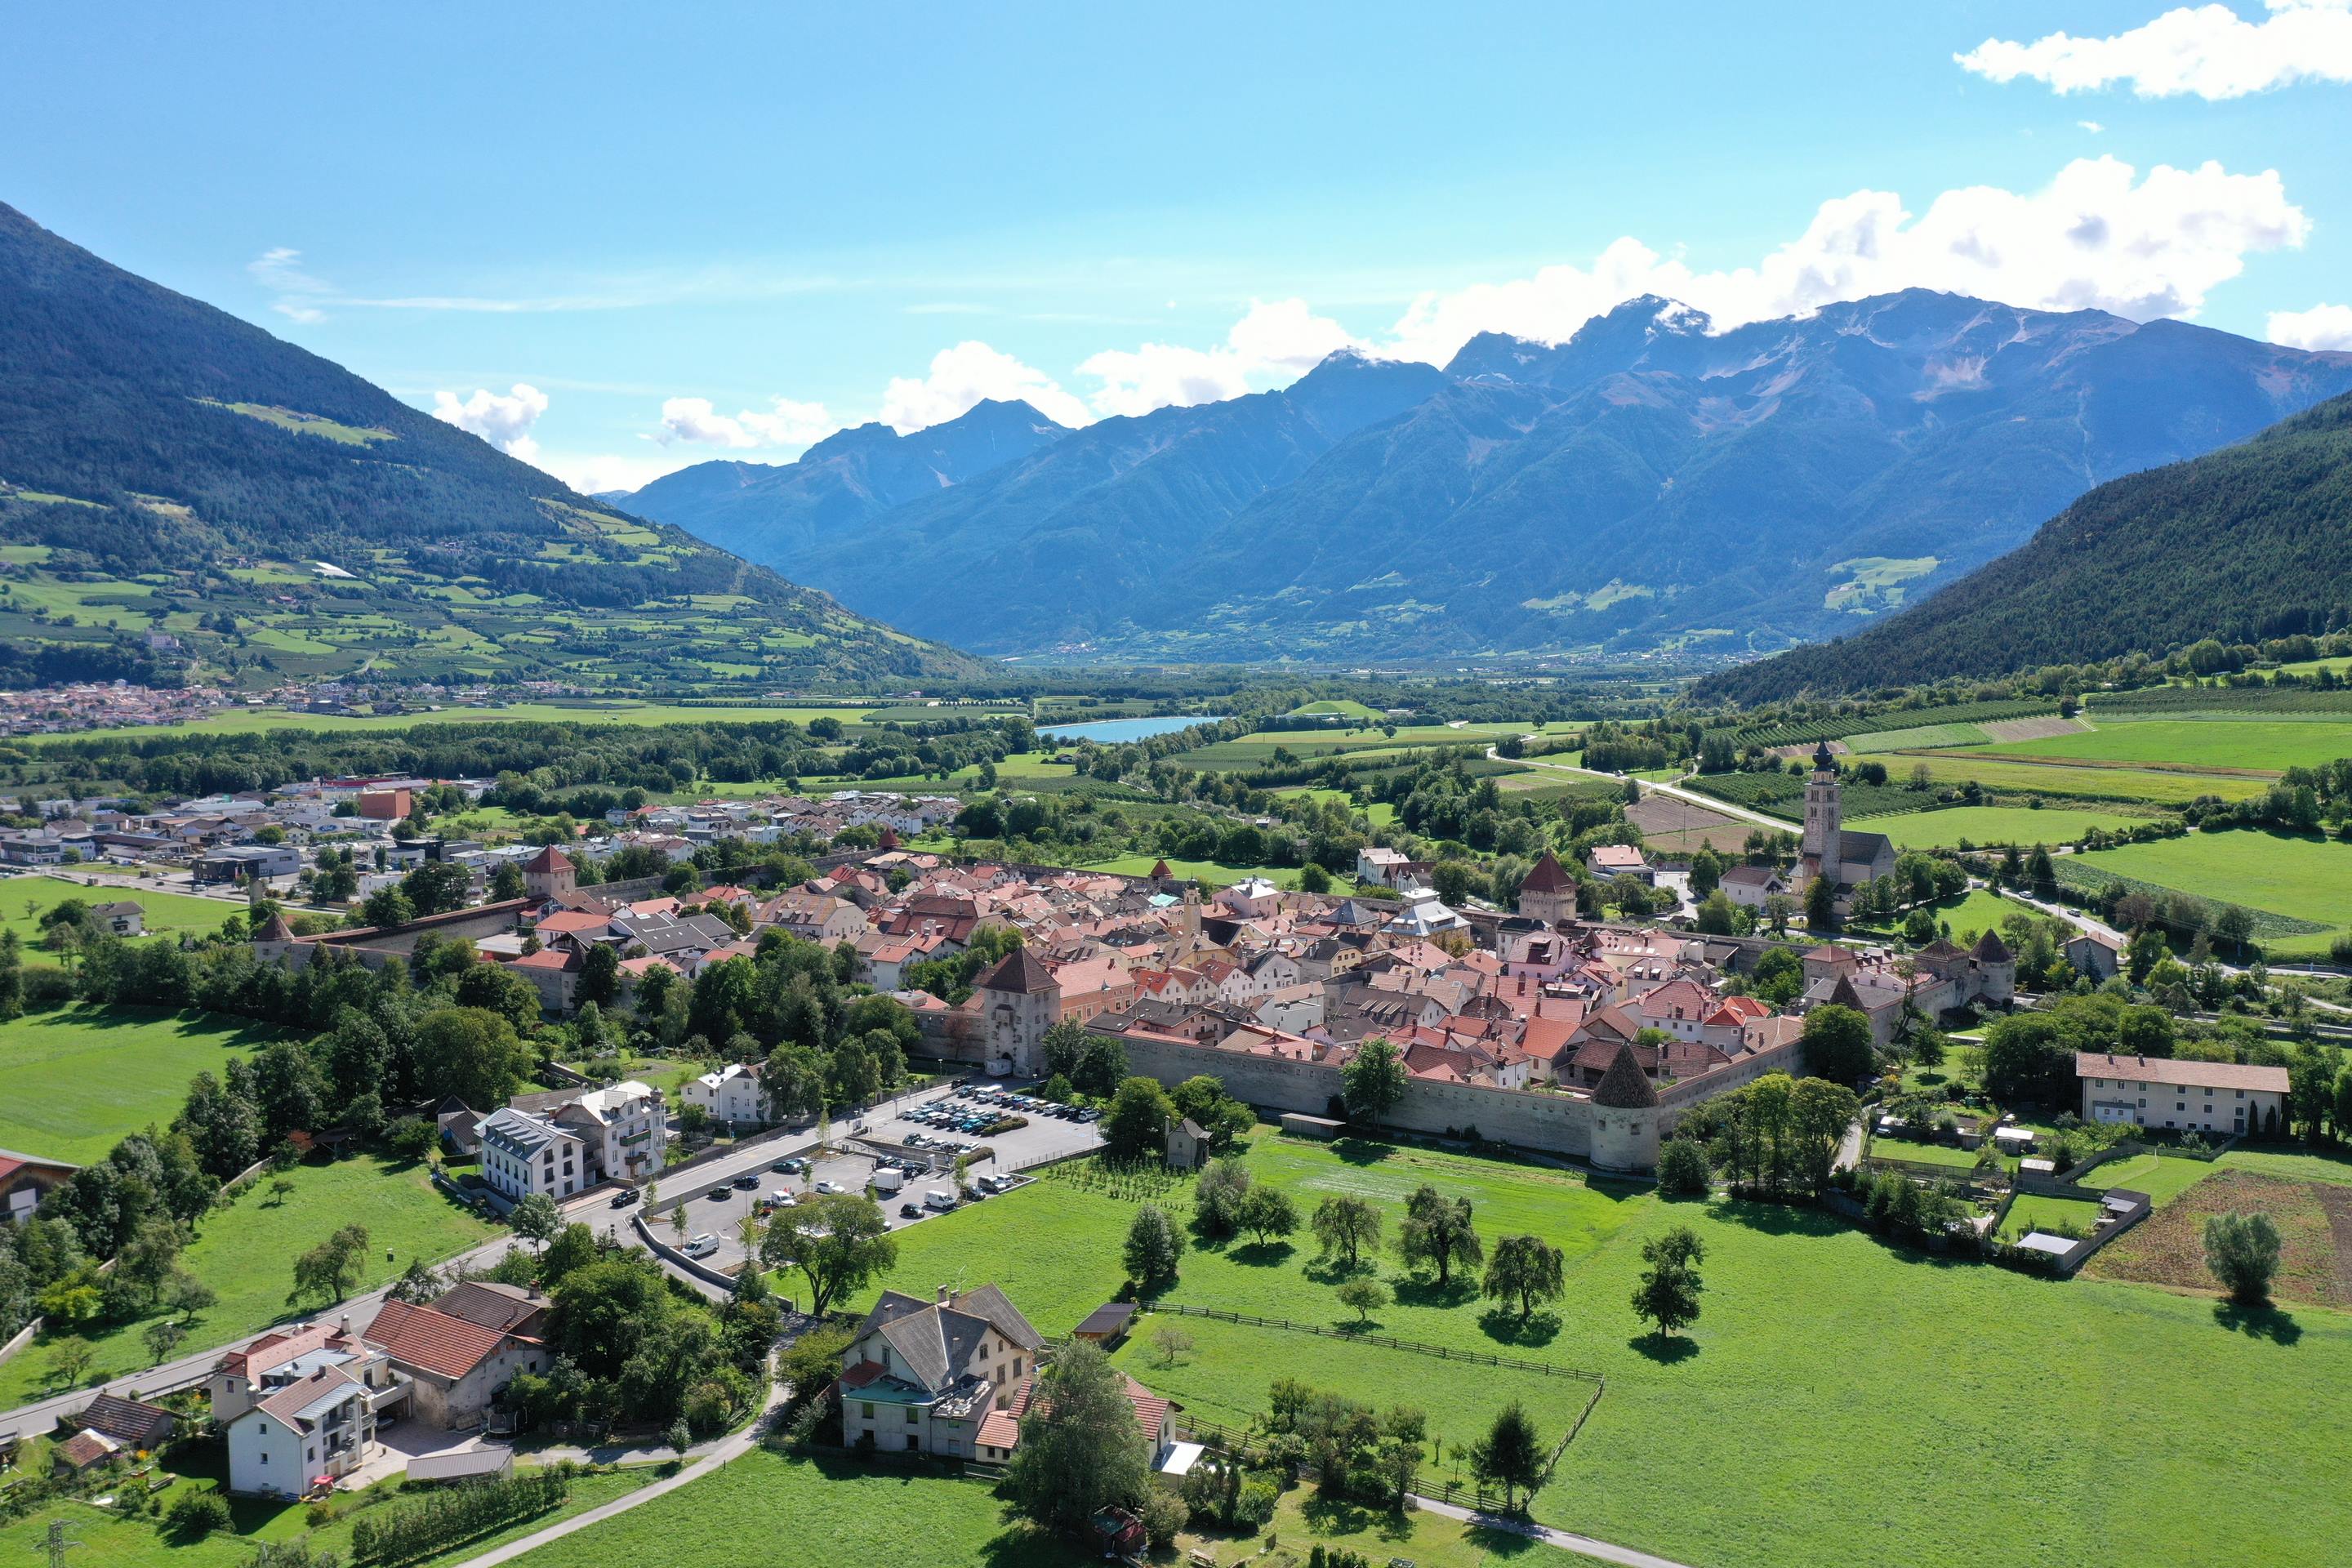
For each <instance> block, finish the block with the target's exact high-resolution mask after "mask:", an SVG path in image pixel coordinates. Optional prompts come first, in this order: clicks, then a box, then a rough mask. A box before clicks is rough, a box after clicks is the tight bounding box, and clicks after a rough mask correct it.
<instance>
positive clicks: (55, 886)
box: [0, 875, 245, 947]
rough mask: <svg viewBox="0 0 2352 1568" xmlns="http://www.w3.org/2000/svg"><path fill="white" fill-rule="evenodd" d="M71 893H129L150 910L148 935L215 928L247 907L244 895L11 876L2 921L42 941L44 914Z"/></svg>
mask: <svg viewBox="0 0 2352 1568" xmlns="http://www.w3.org/2000/svg"><path fill="white" fill-rule="evenodd" d="M68 899H79V900H82V902H84V903H86V904H106V903H116V902H120V901H121V900H126V899H127V900H130V901H131V902H132V903H135V904H137V905H138V906H139V907H140V908H141V909H142V910H145V911H146V920H145V921H144V922H143V930H144V931H145V932H146V934H147V935H149V936H167V935H173V934H175V933H177V932H180V931H197V932H209V931H218V930H220V924H221V921H225V920H226V919H227V918H228V917H229V916H231V915H233V914H239V913H242V912H243V911H244V909H245V904H244V901H243V900H236V901H234V902H232V901H230V900H226V899H197V898H191V897H189V896H188V895H187V894H185V893H154V892H149V891H148V890H146V889H143V888H129V889H125V888H113V887H109V886H107V885H106V884H104V883H103V882H101V883H100V885H99V886H97V887H95V888H92V887H88V886H85V885H84V884H83V883H81V882H80V881H79V880H76V879H71V878H69V877H68V876H64V875H60V876H55V877H40V876H34V877H8V878H5V879H0V927H5V929H7V930H9V931H15V932H16V935H17V936H18V937H19V938H21V939H23V941H24V942H25V944H26V946H27V947H32V946H37V945H38V944H39V942H40V940H41V934H42V933H41V923H40V917H41V916H42V915H44V914H47V912H48V911H49V910H53V909H55V908H57V907H58V905H59V904H61V903H63V902H65V901H66V900H68Z"/></svg>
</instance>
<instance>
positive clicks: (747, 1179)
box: [735, 1171, 760, 1193]
mask: <svg viewBox="0 0 2352 1568" xmlns="http://www.w3.org/2000/svg"><path fill="white" fill-rule="evenodd" d="M735 1185H737V1186H739V1187H740V1188H742V1189H743V1190H744V1191H745V1192H747V1193H748V1192H751V1191H754V1190H755V1189H757V1188H758V1186H759V1185H760V1178H759V1175H758V1173H755V1172H751V1171H746V1172H744V1173H742V1174H741V1175H740V1176H738V1177H736V1178H735Z"/></svg>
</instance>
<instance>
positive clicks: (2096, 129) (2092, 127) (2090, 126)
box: [2074, 120, 2106, 136]
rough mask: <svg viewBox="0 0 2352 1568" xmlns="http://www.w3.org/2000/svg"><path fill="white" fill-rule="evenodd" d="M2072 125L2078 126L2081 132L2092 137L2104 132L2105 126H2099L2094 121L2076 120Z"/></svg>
mask: <svg viewBox="0 0 2352 1568" xmlns="http://www.w3.org/2000/svg"><path fill="white" fill-rule="evenodd" d="M2074 123H2075V124H2076V125H2078V126H2080V127H2081V128H2082V129H2083V130H2084V131H2087V132H2090V133H2091V134H2092V135H2094V136H2097V135H2099V134H2101V133H2103V132H2105V130H2106V127H2105V126H2104V125H2102V124H2100V123H2099V122H2098V121H2095V120H2077V121H2074Z"/></svg>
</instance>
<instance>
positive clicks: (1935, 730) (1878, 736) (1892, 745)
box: [1845, 724, 1992, 752]
mask: <svg viewBox="0 0 2352 1568" xmlns="http://www.w3.org/2000/svg"><path fill="white" fill-rule="evenodd" d="M1991 740H1992V737H1991V736H1990V735H1988V734H1986V733H1985V732H1984V731H1982V730H1979V728H1977V727H1976V726H1975V725H1974V724H1920V725H1917V726H1916V727H1914V728H1912V729H1908V730H1872V731H1865V732H1864V733H1863V734H1859V735H1848V736H1847V737H1846V738H1845V749H1846V750H1847V751H1849V752H1900V751H1906V750H1910V749H1913V748H1917V747H1923V746H1982V745H1986V744H1988V743H1990V742H1991Z"/></svg>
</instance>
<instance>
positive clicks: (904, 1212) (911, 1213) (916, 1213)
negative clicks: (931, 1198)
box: [898, 1204, 923, 1219]
mask: <svg viewBox="0 0 2352 1568" xmlns="http://www.w3.org/2000/svg"><path fill="white" fill-rule="evenodd" d="M898 1217H899V1218H900V1219H920V1218H922V1217H923V1205H920V1204H900V1205H898Z"/></svg>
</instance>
